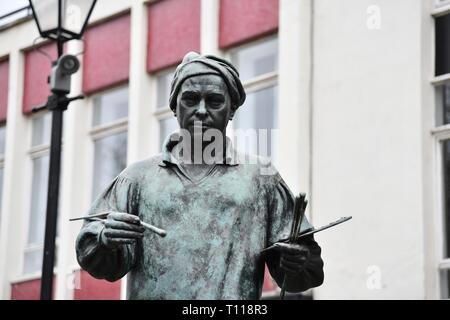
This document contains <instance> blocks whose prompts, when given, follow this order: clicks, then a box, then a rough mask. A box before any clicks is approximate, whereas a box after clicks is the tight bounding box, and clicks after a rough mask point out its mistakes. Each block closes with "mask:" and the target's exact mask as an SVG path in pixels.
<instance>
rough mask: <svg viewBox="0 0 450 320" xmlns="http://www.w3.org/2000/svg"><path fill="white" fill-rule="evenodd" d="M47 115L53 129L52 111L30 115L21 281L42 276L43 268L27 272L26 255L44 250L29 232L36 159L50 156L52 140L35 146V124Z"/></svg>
mask: <svg viewBox="0 0 450 320" xmlns="http://www.w3.org/2000/svg"><path fill="white" fill-rule="evenodd" d="M47 115H49V116H50V130H51V125H52V124H51V118H52V114H51V113H50V111H47V110H43V111H40V112H37V113H35V114H32V115H31V116H30V117H29V121H30V129H31V130H30V134H29V139H28V146H29V147H28V151H27V155H28V159H29V161H30V164H31V170H30V173H31V175H30V179H29V198H28V201H29V206H28V208H27V216H26V225H27V228H26V232H25V242H24V245H23V248H22V254H21V259H22V265H21V268H20V271H19V272H18V274H19V277H18V278H17V279H20V280H21V281H22V280H23V279H40V278H41V270H37V271H33V272H25V255H26V254H27V253H30V252H36V251H40V250H42V251H43V250H44V241H43V242H42V243H40V244H36V243H31V244H30V243H28V236H29V232H30V218H31V209H32V206H33V203H32V198H31V194H32V192H33V175H34V166H33V164H34V160H36V159H38V158H41V157H45V156H50V141H48V143H42V144H38V145H34V146H33V125H34V120H35V119H37V118H39V117H45V116H47ZM50 138H51V136H50ZM62 147H63V146H62V142H61V150H62ZM49 160H50V159H49ZM49 163H50V162H49ZM47 178H48V177H47ZM47 183H48V182H47ZM44 192H45V193H46V198H47V192H48V190H45V191H44ZM59 241H60V240H59V237H56V240H55V248H56V249H55V250H56V251H57V248H58V246H59ZM56 271H57V265H56V264H55V266H54V273H56ZM17 279H16V280H17Z"/></svg>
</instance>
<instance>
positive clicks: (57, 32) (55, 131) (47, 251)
mask: <svg viewBox="0 0 450 320" xmlns="http://www.w3.org/2000/svg"><path fill="white" fill-rule="evenodd" d="M29 2H30V5H31V9H32V11H33V16H34V20H35V21H36V25H37V27H38V29H39V33H40V35H41V36H42V37H43V38H47V39H51V40H53V41H56V44H57V48H58V60H57V61H55V62H53V70H52V73H51V75H50V79H49V80H50V81H49V83H50V88H51V91H52V95H51V96H49V97H48V101H47V104H46V105H45V106H44V107H42V108H47V109H49V110H50V111H52V132H51V143H50V170H49V179H48V193H47V216H46V222H45V240H44V257H43V263H42V279H41V300H51V298H52V289H53V288H52V287H53V267H54V261H55V239H56V227H57V213H58V198H59V176H60V164H61V136H62V127H63V112H64V111H65V110H66V109H67V106H68V105H69V103H70V102H71V101H73V100H76V99H82V98H83V97H82V96H77V97H73V98H68V97H67V96H66V95H67V94H68V93H70V77H71V75H72V74H73V73H75V72H76V71H77V70H78V68H79V62H78V59H77V58H76V57H75V56H72V55H63V45H64V43H65V42H67V41H70V40H74V39H81V37H82V36H83V32H84V30H85V28H86V25H87V23H88V20H89V17H90V15H91V13H92V10H93V9H94V6H95V3H96V2H97V0H29ZM42 108H38V110H40V109H42ZM34 111H37V110H34Z"/></svg>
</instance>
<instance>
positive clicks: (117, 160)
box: [92, 132, 127, 198]
mask: <svg viewBox="0 0 450 320" xmlns="http://www.w3.org/2000/svg"><path fill="white" fill-rule="evenodd" d="M94 148H95V153H94V181H93V189H92V195H93V198H96V197H97V196H98V195H99V194H100V193H101V192H102V191H103V190H104V189H105V188H106V187H107V186H108V184H109V183H110V182H111V181H112V180H113V179H114V178H115V177H116V176H117V175H118V174H119V173H120V172H121V171H122V170H123V169H125V167H126V164H127V133H126V132H123V133H119V134H115V135H112V136H109V137H106V138H102V139H99V140H96V141H95V142H94Z"/></svg>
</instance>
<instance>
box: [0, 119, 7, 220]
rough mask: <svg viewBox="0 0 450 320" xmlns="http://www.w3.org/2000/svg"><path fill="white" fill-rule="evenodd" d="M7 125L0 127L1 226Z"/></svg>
mask: <svg viewBox="0 0 450 320" xmlns="http://www.w3.org/2000/svg"><path fill="white" fill-rule="evenodd" d="M5 138H6V125H5V124H2V125H0V224H1V223H2V211H1V210H2V199H3V167H4V164H5V142H6V141H5V140H6V139H5Z"/></svg>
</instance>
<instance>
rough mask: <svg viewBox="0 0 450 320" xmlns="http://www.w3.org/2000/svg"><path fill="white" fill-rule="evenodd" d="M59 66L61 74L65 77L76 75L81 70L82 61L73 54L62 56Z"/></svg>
mask: <svg viewBox="0 0 450 320" xmlns="http://www.w3.org/2000/svg"><path fill="white" fill-rule="evenodd" d="M58 64H59V65H60V68H61V73H62V74H64V75H70V74H74V73H75V72H77V71H78V69H79V68H80V61H78V59H77V57H75V56H73V55H71V54H67V55H64V56H62V57H61V58H60V59H59V62H58Z"/></svg>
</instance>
